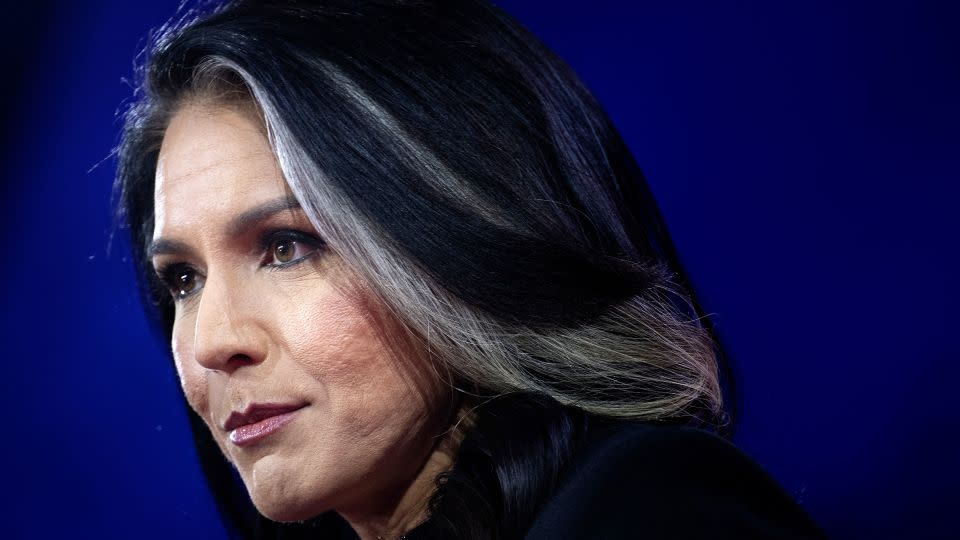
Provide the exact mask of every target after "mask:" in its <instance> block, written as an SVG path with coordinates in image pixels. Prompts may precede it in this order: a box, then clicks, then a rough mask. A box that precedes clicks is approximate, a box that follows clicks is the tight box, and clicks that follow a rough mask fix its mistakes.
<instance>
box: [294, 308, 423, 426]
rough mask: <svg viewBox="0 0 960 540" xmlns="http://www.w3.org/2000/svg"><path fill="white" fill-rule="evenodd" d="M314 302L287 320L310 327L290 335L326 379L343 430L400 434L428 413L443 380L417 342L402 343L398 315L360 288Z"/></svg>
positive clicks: (310, 368)
mask: <svg viewBox="0 0 960 540" xmlns="http://www.w3.org/2000/svg"><path fill="white" fill-rule="evenodd" d="M312 305H313V306H314V309H301V310H299V311H298V319H299V320H298V321H297V322H296V323H295V324H291V325H288V328H293V327H299V328H309V329H310V332H307V333H305V334H301V335H298V336H293V337H291V339H290V347H291V351H298V352H296V353H295V354H296V356H297V357H299V358H300V362H299V363H300V365H301V368H303V369H304V370H305V371H306V372H308V374H309V376H310V377H311V378H312V379H314V380H316V381H318V382H320V383H321V384H322V385H323V386H324V387H325V389H326V394H327V397H328V399H329V400H330V402H329V403H328V405H329V406H330V407H331V409H332V412H333V414H334V417H335V418H337V421H338V424H339V426H338V428H339V430H341V434H343V435H350V436H351V438H353V437H367V436H370V435H373V434H377V435H380V436H383V437H385V438H394V437H397V436H398V433H400V432H404V431H406V430H408V429H409V428H411V427H413V424H417V423H419V422H420V421H422V419H423V416H424V414H425V412H426V411H428V410H430V409H432V408H433V407H434V406H435V405H436V404H435V403H434V402H433V401H434V399H435V396H433V394H435V393H436V383H435V382H434V381H433V377H431V376H430V375H432V370H430V368H429V367H428V366H427V365H426V361H425V360H421V356H420V355H418V354H417V352H416V350H415V349H414V348H413V347H412V346H411V345H409V344H400V343H395V341H396V339H397V336H399V335H401V334H400V332H399V327H398V326H397V325H396V323H394V324H392V325H391V324H390V323H389V322H388V321H389V320H390V319H389V318H387V317H385V316H382V315H380V313H381V312H379V311H374V310H373V306H371V304H370V303H369V302H366V301H364V300H362V299H357V298H356V297H354V296H353V295H347V294H330V295H327V296H326V297H325V298H323V300H322V301H321V302H317V303H312ZM316 306H322V309H318V308H316ZM388 339H389V340H391V342H390V344H389V345H388V343H387V340H388Z"/></svg>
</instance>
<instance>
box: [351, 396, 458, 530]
mask: <svg viewBox="0 0 960 540" xmlns="http://www.w3.org/2000/svg"><path fill="white" fill-rule="evenodd" d="M457 416H459V415H457ZM464 424H467V422H464ZM464 428H465V426H464V425H460V422H455V423H454V427H451V429H450V430H448V431H447V432H446V433H445V434H444V435H443V436H442V437H438V438H437V441H436V443H435V444H434V445H433V447H432V449H431V450H430V451H429V454H428V455H427V458H426V459H425V460H424V462H423V465H422V466H421V467H420V468H419V469H418V470H417V472H416V473H415V475H414V476H413V478H412V479H411V480H410V481H408V482H405V483H404V485H403V486H402V487H400V488H399V489H397V490H395V491H394V493H393V494H392V495H391V496H389V497H386V498H385V500H384V502H382V503H381V504H379V505H377V506H376V507H375V508H373V507H371V506H369V505H364V506H363V507H362V508H361V507H358V508H352V509H339V510H338V513H339V514H340V515H341V516H342V517H343V518H344V519H345V520H346V521H347V523H349V524H350V526H351V527H352V528H353V530H354V532H356V533H357V535H358V536H359V537H360V539H361V540H397V539H399V538H402V537H403V535H404V534H405V533H407V532H408V531H410V530H411V529H413V528H414V527H416V526H417V525H419V524H421V523H423V522H424V521H426V520H427V518H429V517H430V516H429V503H430V498H431V497H432V496H433V493H434V491H435V490H436V487H437V485H436V479H437V477H438V476H439V475H440V474H441V473H443V472H445V471H448V470H450V468H452V467H453V464H454V461H455V460H456V454H457V450H458V449H459V447H460V442H461V441H462V440H463V435H464Z"/></svg>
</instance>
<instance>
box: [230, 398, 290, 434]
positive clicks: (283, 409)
mask: <svg viewBox="0 0 960 540" xmlns="http://www.w3.org/2000/svg"><path fill="white" fill-rule="evenodd" d="M305 406H306V405H305V404H303V403H251V404H250V405H249V406H247V409H246V410H245V411H243V412H239V411H233V412H232V413H230V416H229V417H228V418H227V421H226V422H225V423H224V424H223V429H224V431H233V430H234V429H237V428H238V427H240V426H245V425H247V424H255V423H257V422H259V421H261V420H263V419H265V418H270V417H271V416H278V415H281V414H285V413H288V412H291V411H295V410H297V409H302V408H303V407H305Z"/></svg>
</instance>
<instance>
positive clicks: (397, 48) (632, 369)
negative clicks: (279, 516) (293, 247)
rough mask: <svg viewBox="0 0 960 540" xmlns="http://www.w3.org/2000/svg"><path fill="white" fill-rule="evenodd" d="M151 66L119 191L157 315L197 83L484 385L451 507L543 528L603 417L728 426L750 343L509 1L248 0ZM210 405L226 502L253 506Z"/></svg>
mask: <svg viewBox="0 0 960 540" xmlns="http://www.w3.org/2000/svg"><path fill="white" fill-rule="evenodd" d="M137 75H138V81H137V85H136V91H135V95H134V97H135V100H134V102H133V103H132V104H131V106H130V107H129V108H127V110H126V111H125V113H124V120H125V125H124V129H123V134H122V139H121V142H120V145H119V146H118V148H117V156H118V178H117V193H118V196H119V210H120V217H121V219H122V220H123V222H124V224H125V226H127V227H129V229H130V233H131V238H132V245H131V248H132V251H133V255H134V260H135V264H136V266H137V269H138V274H139V276H140V282H141V285H142V293H143V295H144V298H145V300H146V302H145V305H146V307H147V310H148V313H149V314H150V316H151V317H152V318H153V319H154V322H155V323H156V324H157V325H158V326H159V327H160V328H162V329H163V331H164V332H165V334H166V337H168V338H169V337H170V332H171V328H172V321H173V316H174V313H173V306H172V304H171V303H170V302H169V300H168V298H167V297H166V295H165V294H164V293H163V292H161V290H160V288H159V287H158V286H157V284H156V282H155V278H154V277H153V273H152V271H151V270H150V262H149V261H148V260H147V259H146V247H147V243H148V242H149V241H150V239H151V237H152V233H153V226H154V223H153V187H154V186H153V184H154V177H155V172H156V164H157V155H158V153H159V149H160V144H161V142H162V139H163V134H164V130H165V129H166V126H167V124H168V122H169V121H170V119H171V117H172V116H173V114H175V113H176V112H177V111H178V110H179V109H180V108H181V107H183V106H184V105H185V104H188V103H191V102H201V103H207V104H212V105H221V106H241V107H249V108H250V110H253V111H255V112H256V114H257V115H258V117H259V118H260V119H262V122H263V128H264V130H265V132H266V134H267V137H268V139H269V141H270V144H271V147H272V148H273V150H274V152H275V154H276V156H277V158H278V161H279V164H280V167H281V170H282V172H283V174H284V177H285V179H286V181H287V183H288V185H289V187H290V189H291V191H292V192H293V194H294V196H295V197H296V199H297V200H298V201H299V202H300V204H301V205H302V207H303V209H304V211H305V212H306V214H307V216H308V217H309V219H310V221H311V223H312V225H313V226H314V227H315V228H316V230H317V232H318V234H319V235H320V236H321V237H322V238H323V239H324V241H325V243H326V244H327V245H328V246H329V247H330V249H332V250H333V251H335V252H336V253H337V254H338V255H340V256H341V257H342V258H343V259H344V261H345V262H346V263H347V264H348V266H349V267H350V268H351V269H352V270H353V271H354V272H355V273H356V274H357V275H358V276H360V277H361V278H362V279H363V280H364V281H365V282H366V283H367V284H368V285H369V287H370V289H371V290H372V292H373V294H374V295H375V297H376V298H377V300H378V301H379V302H381V303H382V304H383V305H384V306H385V307H386V308H387V309H388V310H389V312H390V313H392V315H393V316H394V317H396V319H397V320H398V321H399V322H400V323H401V325H402V327H403V328H404V330H405V332H407V333H408V334H409V336H413V337H415V338H416V339H417V340H418V341H419V342H420V343H422V344H423V345H424V346H425V347H426V348H427V350H428V351H429V352H430V357H431V358H432V360H433V362H434V363H435V365H436V367H437V368H438V370H439V371H442V372H443V373H447V374H449V377H450V384H451V386H452V387H453V388H455V389H456V391H458V392H461V393H463V394H465V395H469V396H472V397H473V398H475V402H477V403H481V402H482V403H486V405H483V406H478V407H477V409H476V410H475V415H476V421H475V425H474V427H473V428H472V429H471V433H470V434H469V435H468V436H467V438H466V440H465V441H464V442H463V444H462V447H461V450H460V453H459V456H458V460H457V464H456V466H455V467H454V470H453V471H450V472H449V473H447V474H445V475H443V477H442V478H441V479H439V484H440V488H439V489H438V491H437V492H436V494H435V495H434V498H433V502H432V504H431V510H432V511H431V516H432V517H431V519H430V521H429V523H430V526H431V527H434V528H437V530H440V529H439V528H443V527H448V529H445V530H448V531H453V530H455V531H457V534H458V536H459V537H463V538H474V537H475V538H491V537H509V536H511V534H516V532H517V531H523V530H524V527H526V526H527V525H529V522H530V519H531V517H532V515H534V514H533V513H534V512H535V511H536V508H537V504H538V502H539V501H542V500H543V498H544V497H545V496H546V495H547V494H548V493H549V491H550V489H551V486H553V485H554V484H555V480H556V478H557V477H558V475H559V474H560V472H561V471H562V469H563V466H564V464H565V463H566V460H568V459H569V456H570V455H571V452H572V451H573V450H572V449H573V447H574V446H575V443H576V441H577V440H579V438H580V437H581V435H582V433H583V432H585V430H586V429H587V427H588V425H589V424H590V422H604V421H615V420H617V421H646V422H687V423H695V424H697V425H703V426H707V427H711V428H715V429H717V430H718V431H720V432H721V434H724V432H727V433H726V434H727V435H729V431H728V430H730V429H731V428H732V424H733V422H732V418H731V415H730V414H729V413H728V412H727V409H725V406H724V388H725V389H726V393H727V398H728V400H729V398H730V397H731V395H732V392H733V387H732V383H733V379H732V377H731V376H730V374H729V372H728V370H729V362H728V361H727V359H726V356H725V355H724V354H723V350H722V347H721V346H720V342H719V339H718V336H717V333H716V331H715V329H714V327H713V325H712V324H711V322H710V320H709V319H708V318H707V317H706V315H705V314H704V312H703V310H702V308H701V307H700V305H699V303H698V302H697V300H696V297H695V295H694V292H693V289H692V287H691V285H690V282H689V280H688V278H687V276H686V273H685V272H684V269H683V267H682V264H681V262H680V259H679V257H678V255H677V253H676V250H675V248H674V246H673V243H672V241H671V239H670V236H669V234H668V231H667V228H666V226H665V224H664V221H663V218H662V216H661V213H660V211H659V209H658V207H657V205H656V202H655V200H654V197H653V195H652V193H651V191H650V189H649V187H648V186H647V184H646V181H645V179H644V177H643V175H642V174H641V172H640V169H639V168H638V166H637V165H636V163H635V161H634V159H633V157H632V155H631V153H630V151H629V150H628V149H627V147H626V145H625V143H624V141H623V140H622V138H621V137H620V135H619V134H618V133H617V130H616V129H615V127H614V126H613V124H612V122H611V121H610V119H609V118H608V117H607V116H606V114H605V113H604V112H603V110H602V108H601V107H600V105H599V104H598V103H597V101H596V99H595V98H594V97H593V96H592V95H591V94H590V92H589V91H588V90H587V89H586V88H585V86H584V85H583V84H582V83H581V82H580V81H579V79H578V78H577V76H576V75H575V74H574V73H573V71H572V70H571V69H570V68H569V67H568V66H567V65H566V64H565V63H564V62H563V61H562V60H561V59H560V58H559V57H557V56H556V55H555V54H554V53H553V52H551V51H550V50H549V49H548V48H547V47H546V46H545V45H543V44H542V43H541V42H540V41H539V40H538V39H537V38H536V37H534V36H533V35H532V34H531V33H530V32H529V31H527V30H526V29H524V28H523V27H522V26H520V25H519V24H518V23H517V22H516V21H514V20H513V19H512V18H510V17H509V16H508V15H507V14H505V13H504V12H503V11H501V10H499V9H497V8H495V7H494V6H491V5H490V4H488V3H487V2H485V1H483V0H444V1H426V0H369V1H356V0H330V1H323V2H293V1H289V2H282V1H259V2H258V1H237V2H229V3H227V4H225V5H222V6H217V7H216V8H215V9H212V10H209V12H207V11H205V10H203V9H195V10H188V11H186V12H184V13H183V14H182V16H181V17H179V18H175V19H174V20H172V21H171V22H169V23H168V24H166V25H164V26H163V27H161V28H160V29H159V31H157V32H155V33H153V34H152V36H151V39H150V42H149V43H148V45H147V54H146V56H145V58H144V61H143V63H142V65H140V66H139V67H138V72H137ZM721 380H723V383H724V384H723V385H721ZM722 386H723V387H724V388H722ZM494 398H496V399H494ZM727 408H729V406H728V407H727ZM509 411H514V412H509ZM498 415H499V417H501V421H498V422H493V421H491V420H490V418H491V417H497V416H498ZM504 417H508V418H509V421H506V422H504V421H502V418H504ZM191 419H192V422H193V423H192V425H193V427H194V437H195V439H196V441H197V448H198V451H199V454H200V457H201V460H202V462H203V465H204V469H205V471H206V474H207V477H208V480H209V481H210V484H211V487H212V488H213V490H214V495H215V497H216V498H217V500H218V503H219V504H220V508H221V510H222V511H223V512H224V514H225V517H226V518H227V520H228V521H230V522H232V523H233V524H235V525H237V526H238V527H240V528H249V527H251V525H250V522H251V520H253V519H255V518H253V517H251V516H250V515H248V514H247V513H245V512H247V511H246V510H242V509H240V508H244V501H242V500H241V499H240V498H238V496H237V495H236V494H235V493H236V489H235V488H234V486H235V479H234V478H232V476H231V474H230V469H229V466H228V465H227V464H226V462H225V461H224V460H223V458H222V456H221V455H220V454H219V451H218V450H217V448H216V446H215V443H213V441H212V439H211V438H210V435H209V433H207V431H206V428H205V426H203V424H202V422H200V421H199V419H198V418H197V417H195V415H191ZM530 425H535V426H539V427H540V428H542V429H530V427H529V426H530ZM517 426H525V429H517ZM505 445H506V446H505ZM507 446H509V447H511V448H513V450H511V451H509V452H507V451H504V452H491V448H501V449H502V448H506V447H507ZM524 448H525V449H526V450H524ZM511 468H512V469H511ZM509 470H521V471H528V473H526V474H525V475H521V476H523V478H525V479H524V480H520V481H518V480H508V479H507V473H506V472H505V471H509ZM551 471H552V472H551ZM514 476H515V475H514ZM551 479H552V480H551ZM458 505H459V506H458ZM248 506H249V504H248V503H247V507H248ZM458 507H459V508H471V509H472V510H471V511H470V512H463V511H459V510H457V508H458ZM238 509H240V510H238ZM324 519H327V518H324ZM319 526H321V525H317V524H316V523H313V524H312V525H303V526H302V527H314V530H315V527H319ZM258 527H259V531H260V533H262V534H264V535H266V536H272V535H275V534H277V531H280V530H285V531H287V533H286V534H293V533H291V532H289V531H291V530H293V529H291V527H293V526H292V525H279V524H272V525H270V524H264V523H262V520H261V525H259V526H258ZM511 531H513V532H512V533H511ZM438 534H439V533H438Z"/></svg>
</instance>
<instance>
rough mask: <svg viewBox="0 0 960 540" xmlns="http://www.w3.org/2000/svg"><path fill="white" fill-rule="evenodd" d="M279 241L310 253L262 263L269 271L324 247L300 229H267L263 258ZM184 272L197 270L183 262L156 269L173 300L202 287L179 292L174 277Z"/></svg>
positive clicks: (261, 246)
mask: <svg viewBox="0 0 960 540" xmlns="http://www.w3.org/2000/svg"><path fill="white" fill-rule="evenodd" d="M279 242H294V243H297V244H302V245H305V246H308V247H309V248H310V249H311V251H310V253H308V254H306V255H304V256H302V257H299V258H297V259H294V260H292V261H287V262H284V263H269V264H264V265H263V268H264V269H266V270H269V271H277V270H285V269H288V268H291V267H293V266H296V265H298V264H300V263H302V262H304V261H307V260H308V259H312V258H314V257H315V256H317V255H319V254H320V253H322V250H323V248H324V247H325V243H324V242H323V241H322V240H320V239H319V238H316V237H315V236H313V235H310V234H307V233H304V232H301V231H294V230H289V229H281V230H272V231H267V232H265V233H264V234H263V235H261V236H260V241H259V242H258V244H259V250H260V252H261V253H263V254H264V257H265V258H272V257H273V256H274V253H273V249H272V248H274V247H275V246H276V244H277V243H279ZM184 272H192V273H193V274H194V275H197V274H199V272H197V270H196V269H195V268H193V267H192V266H191V265H189V264H187V263H183V262H171V263H167V264H164V265H162V266H161V267H160V268H158V269H157V271H156V275H157V278H158V279H159V280H160V282H161V285H162V286H163V287H164V288H165V289H166V291H167V294H169V296H170V297H171V298H172V299H173V301H174V302H180V301H182V300H186V299H187V298H189V297H191V296H193V295H194V294H196V293H197V292H199V291H200V289H202V287H199V288H197V289H196V290H194V291H191V292H188V293H186V294H179V291H178V284H177V283H176V279H177V278H178V277H179V276H181V275H183V274H184Z"/></svg>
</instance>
